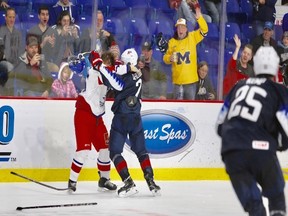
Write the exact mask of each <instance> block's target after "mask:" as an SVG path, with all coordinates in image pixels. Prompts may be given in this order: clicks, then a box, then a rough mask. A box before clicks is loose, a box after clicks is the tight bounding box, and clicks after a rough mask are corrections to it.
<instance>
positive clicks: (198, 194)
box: [0, 181, 246, 216]
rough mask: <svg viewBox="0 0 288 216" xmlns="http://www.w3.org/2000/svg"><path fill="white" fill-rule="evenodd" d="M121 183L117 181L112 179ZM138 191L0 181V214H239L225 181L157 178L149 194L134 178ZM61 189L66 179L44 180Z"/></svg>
mask: <svg viewBox="0 0 288 216" xmlns="http://www.w3.org/2000/svg"><path fill="white" fill-rule="evenodd" d="M116 183H117V184H118V185H119V186H121V183H120V182H116ZM135 183H136V186H137V189H138V191H139V193H138V194H136V195H134V196H132V197H128V198H119V197H117V195H116V193H115V192H98V190H97V182H91V181H90V182H83V181H80V182H78V185H77V191H76V192H75V193H73V194H69V193H68V192H66V191H55V190H52V189H49V188H46V187H43V186H41V185H38V184H35V183H32V182H28V183H0V215H1V216H11V215H19V216H22V215H23V216H24V215H29V216H31V215H33V216H34V215H35V216H36V215H37V216H50V215H53V216H54V215H55V216H56V215H57V216H58V215H73V216H82V215H83V216H89V215H93V216H96V215H97V216H99V215H105V216H107V215H108V216H110V215H111V216H112V215H113V216H122V215H123V216H132V215H133V216H135V215H142V216H145V215H146V216H148V215H149V216H168V215H169V216H170V215H171V216H172V215H173V216H175V215H183V216H185V215H189V216H210V215H213V216H218V215H219V216H228V215H229V216H232V215H233V216H241V215H246V214H245V213H244V211H243V210H242V208H241V206H240V204H239V202H238V200H237V198H236V196H235V194H234V191H233V190H232V186H231V184H230V182H229V181H157V183H158V184H159V186H161V189H162V191H161V196H159V197H153V195H152V193H151V192H150V191H149V190H148V187H147V185H146V182H144V181H136V182H135ZM45 184H49V185H52V186H54V187H58V188H65V187H66V186H67V184H66V182H52V183H51V182H45ZM91 202H97V205H92V206H77V207H55V208H38V209H26V210H22V211H16V207H18V206H20V207H28V206H41V205H60V204H73V203H91Z"/></svg>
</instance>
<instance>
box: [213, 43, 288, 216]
mask: <svg viewBox="0 0 288 216" xmlns="http://www.w3.org/2000/svg"><path fill="white" fill-rule="evenodd" d="M278 65H279V57H278V55H277V53H276V52H275V50H274V49H273V48H272V47H260V48H259V49H258V51H257V52H256V54H255V56H254V73H255V75H256V77H253V78H249V79H247V80H242V81H239V82H238V83H237V84H236V85H235V86H234V87H233V88H232V90H231V91H230V92H229V94H228V96H227V98H226V100H225V101H224V105H223V107H222V109H221V112H220V114H219V116H218V120H217V132H218V134H219V136H221V138H222V148H221V155H222V160H223V162H224V164H225V168H226V172H227V173H228V175H229V177H230V180H231V183H232V186H233V188H234V191H235V193H236V194H237V197H238V199H239V201H240V203H241V205H242V206H243V208H244V210H245V211H246V212H248V213H249V215H253V216H265V215H266V211H265V207H264V205H263V202H262V196H264V197H266V198H268V203H269V212H270V213H269V214H270V215H273V216H282V215H286V205H285V195H284V186H285V181H284V178H283V173H282V170H281V166H280V163H279V161H278V158H277V155H276V152H277V151H284V150H286V149H287V148H288V137H287V136H288V114H287V113H288V90H287V88H286V87H285V86H284V85H281V84H278V83H275V82H274V81H273V77H274V76H276V75H277V72H278ZM258 184H259V185H260V187H261V189H260V188H259V187H258V186H257V185H258Z"/></svg>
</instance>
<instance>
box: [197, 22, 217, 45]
mask: <svg viewBox="0 0 288 216" xmlns="http://www.w3.org/2000/svg"><path fill="white" fill-rule="evenodd" d="M207 25H208V29H209V31H208V34H207V35H206V37H205V38H204V40H202V41H201V43H200V44H199V45H200V46H202V47H209V48H215V49H216V48H217V49H218V47H219V28H218V25H217V24H216V23H207Z"/></svg>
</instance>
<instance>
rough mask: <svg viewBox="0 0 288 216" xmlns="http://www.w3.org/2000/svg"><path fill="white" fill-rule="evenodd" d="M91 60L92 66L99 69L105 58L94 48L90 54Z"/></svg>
mask: <svg viewBox="0 0 288 216" xmlns="http://www.w3.org/2000/svg"><path fill="white" fill-rule="evenodd" d="M89 61H90V63H91V65H92V67H93V68H94V69H96V70H99V68H100V66H101V64H102V63H103V60H102V59H101V58H100V55H99V53H98V52H96V51H94V50H92V51H91V53H90V55H89Z"/></svg>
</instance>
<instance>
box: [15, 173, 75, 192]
mask: <svg viewBox="0 0 288 216" xmlns="http://www.w3.org/2000/svg"><path fill="white" fill-rule="evenodd" d="M10 173H11V174H12V175H15V176H18V177H20V178H23V179H26V180H28V181H31V182H34V183H36V184H39V185H42V186H44V187H47V188H50V189H53V190H57V191H65V190H69V188H56V187H53V186H51V185H47V184H44V183H42V182H39V181H36V180H33V179H30V178H28V177H26V176H23V175H20V174H18V173H15V172H13V171H12V172H10Z"/></svg>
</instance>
